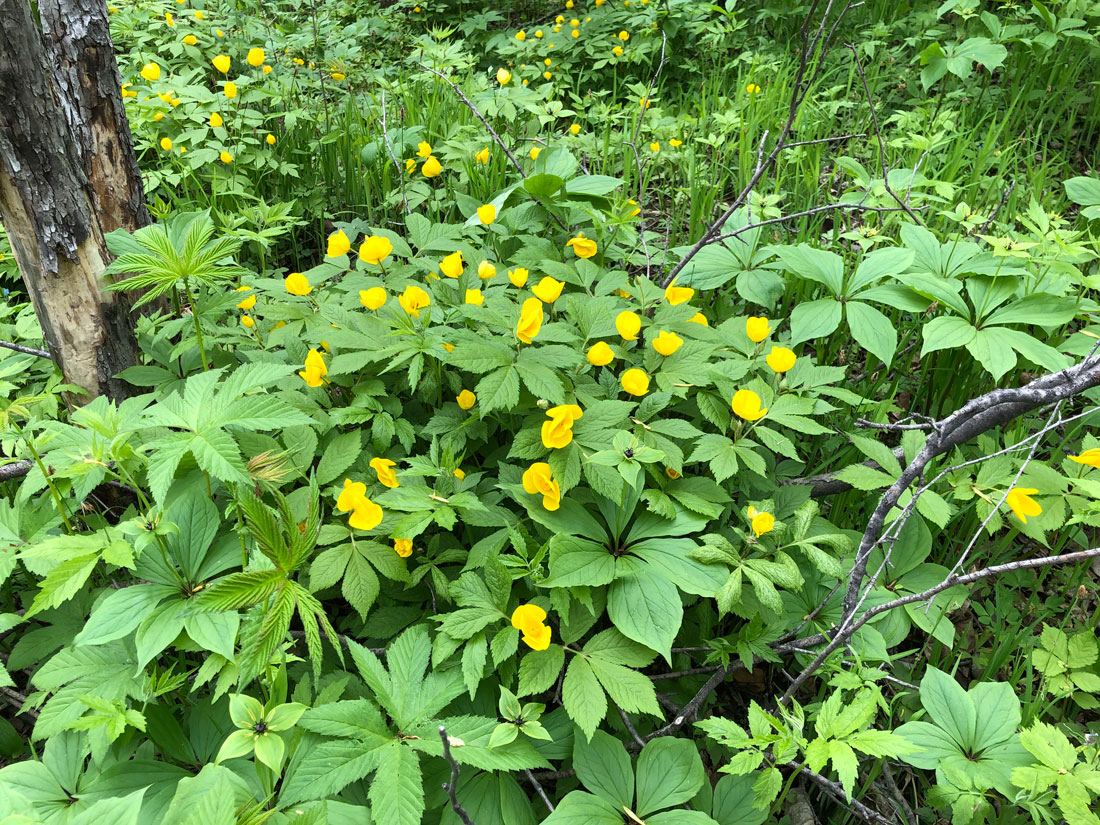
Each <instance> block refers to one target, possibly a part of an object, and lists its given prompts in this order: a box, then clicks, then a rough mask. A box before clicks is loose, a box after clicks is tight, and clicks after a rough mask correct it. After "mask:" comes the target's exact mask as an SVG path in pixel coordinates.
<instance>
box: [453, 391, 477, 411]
mask: <svg viewBox="0 0 1100 825" xmlns="http://www.w3.org/2000/svg"><path fill="white" fill-rule="evenodd" d="M455 401H457V402H458V406H459V407H460V408H461V409H463V410H469V409H473V406H474V404H476V403H477V396H476V395H474V394H473V393H472V392H470V391H469V390H463V391H462V392H460V393H459V394H458V397H457V398H455Z"/></svg>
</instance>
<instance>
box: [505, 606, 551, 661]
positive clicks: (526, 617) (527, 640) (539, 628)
mask: <svg viewBox="0 0 1100 825" xmlns="http://www.w3.org/2000/svg"><path fill="white" fill-rule="evenodd" d="M545 622H546V611H545V610H543V609H542V608H541V607H539V606H538V605H537V604H521V605H520V606H519V607H517V608H516V609H515V610H513V611H512V627H514V628H516V630H519V631H520V632H521V633H522V634H523V643H524V644H526V645H527V646H528V647H530V648H531V649H532V650H546V648H548V647H550V633H551V631H550V627H549V626H548V625H546V624H545Z"/></svg>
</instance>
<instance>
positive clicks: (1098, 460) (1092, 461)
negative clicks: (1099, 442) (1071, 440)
mask: <svg viewBox="0 0 1100 825" xmlns="http://www.w3.org/2000/svg"><path fill="white" fill-rule="evenodd" d="M1070 460H1071V461H1076V462H1077V463H1078V464H1087V465H1088V466H1090V467H1100V448H1097V447H1093V448H1092V449H1089V450H1085V451H1084V452H1083V453H1081V455H1071V456H1070Z"/></svg>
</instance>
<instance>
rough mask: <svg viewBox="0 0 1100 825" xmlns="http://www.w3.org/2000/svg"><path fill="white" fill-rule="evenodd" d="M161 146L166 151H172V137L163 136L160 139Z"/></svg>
mask: <svg viewBox="0 0 1100 825" xmlns="http://www.w3.org/2000/svg"><path fill="white" fill-rule="evenodd" d="M160 148H161V149H163V150H164V151H165V152H171V151H172V139H171V138H166V137H162V138H161V139H160Z"/></svg>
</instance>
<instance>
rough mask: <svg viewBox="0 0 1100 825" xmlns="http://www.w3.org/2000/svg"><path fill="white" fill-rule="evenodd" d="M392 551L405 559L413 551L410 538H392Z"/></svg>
mask: <svg viewBox="0 0 1100 825" xmlns="http://www.w3.org/2000/svg"><path fill="white" fill-rule="evenodd" d="M393 552H395V553H396V554H397V555H399V556H400V557H401V558H403V559H407V558H408V557H409V556H411V555H412V552H413V542H412V539H394V540H393Z"/></svg>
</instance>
